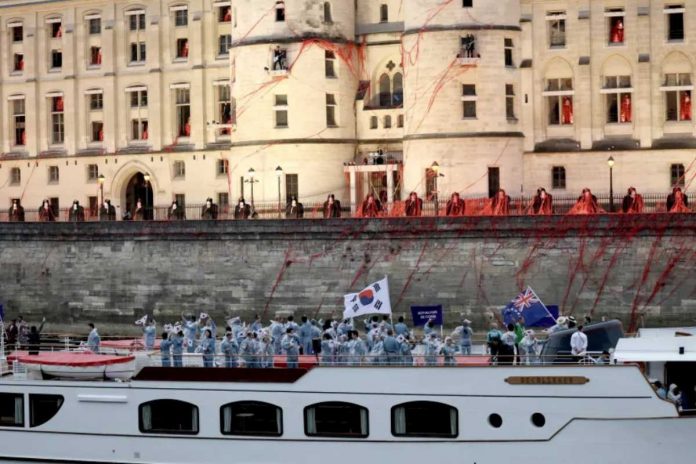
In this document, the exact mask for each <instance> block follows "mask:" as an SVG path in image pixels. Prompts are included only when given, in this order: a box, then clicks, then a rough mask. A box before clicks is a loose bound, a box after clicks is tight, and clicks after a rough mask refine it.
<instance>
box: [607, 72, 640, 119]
mask: <svg viewBox="0 0 696 464" xmlns="http://www.w3.org/2000/svg"><path fill="white" fill-rule="evenodd" d="M631 91H632V89H631V76H606V77H605V78H604V89H602V92H603V93H604V94H605V95H606V105H607V106H606V112H607V123H608V124H624V123H630V122H631V121H632V120H633V114H632V93H631Z"/></svg>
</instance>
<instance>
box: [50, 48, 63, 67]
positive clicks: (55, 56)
mask: <svg viewBox="0 0 696 464" xmlns="http://www.w3.org/2000/svg"><path fill="white" fill-rule="evenodd" d="M50 65H51V69H52V70H54V69H60V68H62V67H63V52H62V51H60V50H51V63H50Z"/></svg>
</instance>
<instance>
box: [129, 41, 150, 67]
mask: <svg viewBox="0 0 696 464" xmlns="http://www.w3.org/2000/svg"><path fill="white" fill-rule="evenodd" d="M146 59H147V47H146V45H145V42H131V44H130V62H131V63H143V62H145V60H146Z"/></svg>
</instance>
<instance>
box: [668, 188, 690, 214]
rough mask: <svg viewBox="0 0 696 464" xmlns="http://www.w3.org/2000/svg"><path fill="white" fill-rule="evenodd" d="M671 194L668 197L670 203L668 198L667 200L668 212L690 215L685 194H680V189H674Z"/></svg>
mask: <svg viewBox="0 0 696 464" xmlns="http://www.w3.org/2000/svg"><path fill="white" fill-rule="evenodd" d="M672 192H673V193H672V195H670V197H671V201H670V198H668V199H667V204H668V208H669V212H670V213H690V212H691V210H690V209H689V199H688V197H687V196H686V194H684V192H682V189H680V188H679V187H676V188H675V189H674V190H673V191H672Z"/></svg>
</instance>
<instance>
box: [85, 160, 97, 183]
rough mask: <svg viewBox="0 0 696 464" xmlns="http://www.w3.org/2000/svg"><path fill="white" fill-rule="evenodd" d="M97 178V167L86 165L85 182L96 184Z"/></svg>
mask: <svg viewBox="0 0 696 464" xmlns="http://www.w3.org/2000/svg"><path fill="white" fill-rule="evenodd" d="M98 178H99V166H98V165H96V164H88V165H87V180H88V181H93V182H96V180H97V179H98Z"/></svg>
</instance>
